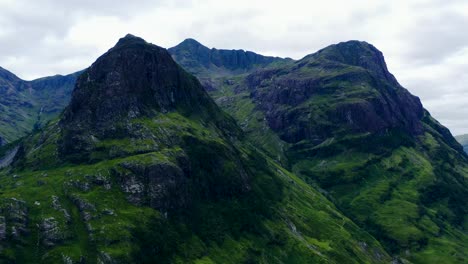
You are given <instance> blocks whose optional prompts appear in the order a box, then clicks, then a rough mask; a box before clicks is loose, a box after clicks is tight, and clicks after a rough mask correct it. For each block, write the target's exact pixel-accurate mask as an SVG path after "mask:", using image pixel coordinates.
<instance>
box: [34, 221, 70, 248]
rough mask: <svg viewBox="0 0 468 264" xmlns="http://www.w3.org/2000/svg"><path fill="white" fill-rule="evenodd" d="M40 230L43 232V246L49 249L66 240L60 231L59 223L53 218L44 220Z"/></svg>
mask: <svg viewBox="0 0 468 264" xmlns="http://www.w3.org/2000/svg"><path fill="white" fill-rule="evenodd" d="M39 230H40V231H41V236H42V244H43V245H45V246H47V247H52V246H55V245H56V244H57V243H58V242H60V241H62V240H63V238H64V235H63V233H62V232H61V231H60V229H59V225H58V221H57V220H55V218H53V217H49V218H46V219H43V220H42V222H41V224H40V225H39Z"/></svg>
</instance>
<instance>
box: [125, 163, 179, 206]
mask: <svg viewBox="0 0 468 264" xmlns="http://www.w3.org/2000/svg"><path fill="white" fill-rule="evenodd" d="M121 166H122V167H123V168H125V169H126V171H127V173H118V174H117V179H119V181H120V186H121V188H122V190H123V191H124V192H125V193H127V198H128V200H129V201H130V202H131V203H133V204H137V205H149V206H151V207H153V208H156V209H159V210H165V211H167V210H170V209H173V208H181V207H184V206H186V205H187V196H188V189H187V178H186V176H185V174H184V172H183V170H182V169H181V168H179V167H177V166H175V165H174V164H169V163H167V164H166V163H162V164H151V165H147V166H146V165H140V164H137V163H123V164H121Z"/></svg>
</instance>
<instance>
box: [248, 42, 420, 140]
mask: <svg viewBox="0 0 468 264" xmlns="http://www.w3.org/2000/svg"><path fill="white" fill-rule="evenodd" d="M309 71H310V72H311V73H309V74H307V72H309ZM314 73H315V74H314ZM246 82H247V86H248V88H249V89H250V91H251V97H252V99H253V100H254V101H255V103H256V104H257V107H258V108H259V109H261V110H262V111H263V112H264V113H265V116H266V118H267V121H268V124H269V126H270V127H271V128H272V129H273V130H274V131H276V132H277V133H278V134H279V135H280V137H281V138H282V139H283V140H285V141H287V142H289V143H296V142H299V141H301V140H304V139H307V140H312V141H317V142H321V141H322V140H324V139H325V138H329V137H332V136H333V135H334V134H336V133H339V132H340V131H342V130H344V129H348V130H351V131H354V132H371V133H383V132H385V131H387V130H389V129H393V128H398V129H402V130H405V131H407V132H408V133H410V134H412V135H419V134H421V133H422V131H423V126H422V122H421V120H422V118H423V116H424V111H423V108H422V105H421V102H420V100H419V98H417V97H415V96H413V95H411V94H410V93H409V92H408V91H407V90H406V89H405V88H403V87H401V86H400V85H399V84H398V82H397V81H396V79H395V78H394V77H393V75H391V74H390V73H389V72H388V70H387V67H386V65H385V61H384V59H383V56H382V54H381V52H380V51H378V50H377V49H375V48H374V47H373V46H371V45H369V44H367V43H361V42H353V41H352V42H349V43H341V44H338V45H333V46H330V47H328V48H325V49H323V50H321V51H319V52H317V53H316V54H312V55H309V56H307V57H305V58H304V59H302V60H300V61H297V62H296V63H294V64H293V65H292V66H290V68H287V67H285V68H277V69H268V70H261V71H257V72H255V73H252V74H251V75H249V76H248V77H247V78H246ZM341 83H342V85H341ZM345 87H350V88H345ZM351 88H352V89H353V90H349V91H348V90H346V89H351ZM315 98H324V99H322V101H319V102H318V103H310V105H311V106H312V107H309V106H308V102H315V101H314V100H315Z"/></svg>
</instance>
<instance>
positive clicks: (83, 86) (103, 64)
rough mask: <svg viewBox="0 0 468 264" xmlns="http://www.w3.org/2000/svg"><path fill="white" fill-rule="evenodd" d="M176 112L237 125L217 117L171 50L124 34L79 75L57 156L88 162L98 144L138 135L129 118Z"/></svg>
mask: <svg viewBox="0 0 468 264" xmlns="http://www.w3.org/2000/svg"><path fill="white" fill-rule="evenodd" d="M175 110H177V111H178V112H179V113H181V114H183V115H190V114H192V113H199V114H200V116H201V117H202V118H203V119H205V120H209V121H208V122H210V123H213V122H214V123H216V122H221V123H219V124H218V123H217V124H216V125H217V126H225V125H229V126H235V124H234V123H226V120H224V119H223V120H221V119H220V118H219V115H220V112H219V110H218V108H217V106H216V104H215V103H214V102H213V101H212V100H211V98H210V97H209V96H208V95H207V94H206V92H205V91H204V90H203V88H202V86H201V84H200V83H199V82H198V80H197V79H196V78H195V77H193V76H191V75H189V74H188V73H186V72H185V71H184V70H182V69H181V68H180V67H179V66H178V65H177V63H175V62H174V61H173V60H172V57H171V55H170V54H169V53H168V52H167V50H165V49H163V48H161V47H158V46H156V45H152V44H149V43H147V42H145V41H144V40H143V39H141V38H138V37H134V36H130V35H129V36H126V37H125V38H122V39H120V40H119V42H118V43H117V45H116V46H115V47H114V48H112V49H110V50H109V51H108V52H107V53H105V54H104V55H103V56H101V57H100V58H99V59H98V60H97V61H96V62H95V63H94V64H93V65H92V66H91V67H90V68H89V69H87V70H86V71H85V72H84V73H83V74H81V76H80V77H79V79H78V81H77V84H76V88H75V90H74V92H73V97H72V100H71V102H70V105H69V106H68V107H67V108H66V109H65V111H64V114H63V118H62V119H61V121H60V127H61V129H62V131H63V136H62V139H61V141H60V142H61V145H60V148H59V154H60V156H61V157H62V158H65V159H70V160H73V161H86V160H88V159H89V158H90V157H89V153H90V152H92V151H93V150H94V148H95V145H96V143H97V142H99V141H100V140H103V139H110V138H114V139H118V138H122V137H127V136H129V135H130V136H137V135H135V132H136V131H140V132H141V130H138V129H136V128H135V127H134V126H133V125H132V124H131V120H133V119H135V118H141V117H154V116H155V115H156V114H158V113H167V112H169V111H175ZM233 128H234V127H233ZM226 131H232V132H235V128H234V129H230V130H226Z"/></svg>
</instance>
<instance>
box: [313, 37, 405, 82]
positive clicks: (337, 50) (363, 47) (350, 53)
mask: <svg viewBox="0 0 468 264" xmlns="http://www.w3.org/2000/svg"><path fill="white" fill-rule="evenodd" d="M309 57H313V58H323V59H326V60H329V61H334V62H339V63H343V64H348V65H351V66H358V67H362V68H364V69H366V70H368V71H369V72H372V73H373V74H375V75H376V76H378V77H379V78H382V79H385V80H387V81H389V82H391V83H392V84H394V85H398V82H397V80H396V78H395V77H394V76H393V75H392V74H391V73H390V72H389V70H388V68H387V64H386V62H385V58H384V56H383V53H382V52H381V51H380V50H378V49H377V48H376V47H375V46H373V45H372V44H369V43H368V42H365V41H358V40H350V41H346V42H340V43H337V44H333V45H330V46H328V47H326V48H324V49H321V50H319V51H318V52H317V53H315V54H312V55H309V56H307V57H306V58H309Z"/></svg>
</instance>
